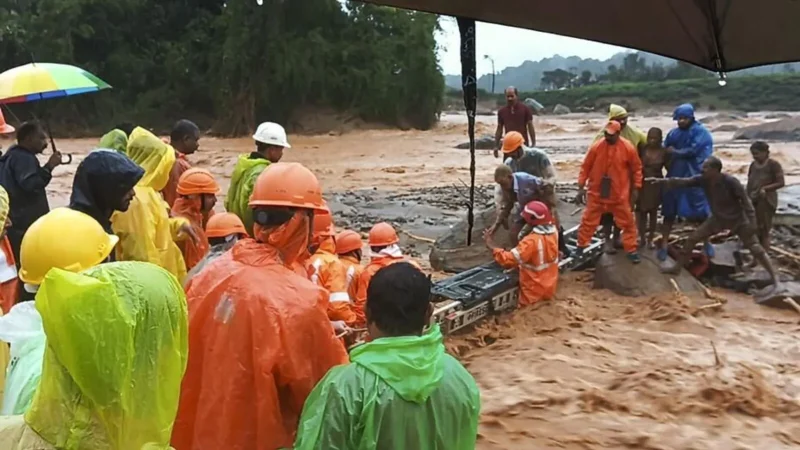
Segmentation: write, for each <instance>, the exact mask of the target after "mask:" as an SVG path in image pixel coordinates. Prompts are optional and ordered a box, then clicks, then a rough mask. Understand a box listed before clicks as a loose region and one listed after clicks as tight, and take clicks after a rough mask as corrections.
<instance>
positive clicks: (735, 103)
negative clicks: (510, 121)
mask: <svg viewBox="0 0 800 450" xmlns="http://www.w3.org/2000/svg"><path fill="white" fill-rule="evenodd" d="M456 95H458V94H456ZM520 97H522V98H526V97H535V98H536V100H538V101H539V102H541V103H542V104H543V105H544V106H545V108H548V109H552V108H553V107H554V106H555V105H557V104H562V105H565V106H567V107H569V108H571V109H572V110H578V111H580V110H605V109H606V108H607V107H608V104H609V103H619V104H624V105H626V106H628V107H629V109H631V110H636V109H643V108H648V107H650V106H664V107H674V106H676V105H678V104H681V103H685V102H690V103H693V104H694V105H695V106H697V107H702V108H704V109H728V110H740V111H800V74H797V73H795V74H792V73H783V74H776V75H762V76H756V75H750V76H742V77H735V78H732V79H730V80H729V82H728V85H727V86H724V87H721V86H719V85H718V84H717V83H716V82H715V81H714V79H713V78H710V79H709V78H703V79H696V80H667V81H660V82H644V83H615V84H598V85H593V86H585V87H581V88H575V89H564V90H557V91H547V92H541V91H540V92H521V93H520ZM495 98H496V101H497V103H498V104H502V103H503V102H504V101H505V100H504V99H503V97H502V94H496V95H495Z"/></svg>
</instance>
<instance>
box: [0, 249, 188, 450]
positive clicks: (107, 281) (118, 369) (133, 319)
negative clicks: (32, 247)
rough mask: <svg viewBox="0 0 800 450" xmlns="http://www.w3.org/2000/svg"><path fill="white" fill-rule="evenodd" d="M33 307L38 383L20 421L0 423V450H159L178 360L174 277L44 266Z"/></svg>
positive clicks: (184, 343)
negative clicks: (39, 338) (40, 336)
mask: <svg viewBox="0 0 800 450" xmlns="http://www.w3.org/2000/svg"><path fill="white" fill-rule="evenodd" d="M36 308H37V309H38V310H39V311H40V312H41V314H42V322H43V324H44V329H45V333H46V334H47V350H46V351H45V357H44V364H43V368H42V379H41V382H40V384H39V390H38V392H37V394H36V397H35V398H34V401H33V405H32V406H31V408H30V410H28V412H27V413H26V414H25V416H24V420H23V417H22V416H6V417H0V448H2V449H3V450H45V449H51V448H58V449H66V450H78V449H80V450H100V449H103V450H105V449H110V450H142V449H147V450H155V449H167V448H169V440H170V435H171V433H172V424H173V422H174V420H175V415H176V413H177V409H178V398H179V394H180V384H181V378H182V377H183V373H184V370H185V369H186V360H187V355H188V331H187V328H188V324H187V322H188V318H187V309H186V297H185V295H184V293H183V289H182V288H181V286H180V284H178V282H177V280H175V278H174V277H173V276H171V275H170V274H168V273H167V272H166V271H165V270H163V269H161V268H159V267H156V266H154V265H152V264H148V263H140V262H119V263H109V264H102V265H100V266H96V267H93V268H91V269H89V270H87V271H84V272H82V273H72V272H67V271H63V270H60V269H53V270H51V271H50V272H49V273H48V274H47V276H46V278H45V281H44V282H43V283H42V285H41V287H40V290H39V292H38V294H37V296H36Z"/></svg>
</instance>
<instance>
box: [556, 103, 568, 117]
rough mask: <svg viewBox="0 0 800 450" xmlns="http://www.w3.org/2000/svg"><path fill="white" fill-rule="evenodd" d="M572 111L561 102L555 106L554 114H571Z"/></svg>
mask: <svg viewBox="0 0 800 450" xmlns="http://www.w3.org/2000/svg"><path fill="white" fill-rule="evenodd" d="M571 112H572V111H570V110H569V108H567V107H566V106H564V105H562V104H560V103H559V104H558V105H556V107H555V108H553V114H556V115H559V116H560V115H564V114H569V113H571Z"/></svg>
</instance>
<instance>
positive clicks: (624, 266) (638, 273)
mask: <svg viewBox="0 0 800 450" xmlns="http://www.w3.org/2000/svg"><path fill="white" fill-rule="evenodd" d="M640 255H641V257H642V262H641V263H640V264H633V263H631V262H630V261H628V258H627V256H626V255H625V253H624V252H623V251H620V252H618V253H617V254H615V255H603V256H601V257H600V259H599V260H598V261H597V264H596V265H595V271H594V287H595V289H608V290H610V291H612V292H614V293H615V294H617V295H624V296H628V297H641V296H649V295H656V294H660V293H664V292H672V291H673V290H674V289H675V288H674V287H673V286H672V282H670V279H674V280H675V282H676V283H677V284H678V287H679V288H680V289H681V292H685V293H688V292H701V291H702V284H700V282H699V281H697V279H696V278H694V277H693V276H692V275H691V274H689V272H687V271H685V270H681V272H680V273H679V274H678V275H670V274H663V273H661V269H660V265H659V264H660V263H659V261H658V259H656V255H655V252H654V251H643V252H640ZM664 264H674V261H672V260H669V261H667V262H665V263H664Z"/></svg>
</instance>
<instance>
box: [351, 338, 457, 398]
mask: <svg viewBox="0 0 800 450" xmlns="http://www.w3.org/2000/svg"><path fill="white" fill-rule="evenodd" d="M444 355H445V353H444V343H443V342H442V332H441V331H440V330H439V325H438V324H437V325H434V326H433V327H431V328H430V330H428V332H426V333H425V334H423V335H422V336H402V337H390V338H381V339H376V340H374V341H372V342H369V343H367V344H364V345H362V346H360V347H356V348H355V349H353V351H352V352H351V353H350V361H351V362H353V363H355V364H358V365H360V366H363V367H364V368H365V369H367V370H369V371H370V372H372V373H374V374H375V375H377V376H379V377H380V378H381V379H382V380H383V381H385V382H386V383H387V384H388V385H389V386H391V387H392V389H394V390H395V392H397V393H398V394H399V395H400V397H402V398H403V399H404V400H406V401H410V402H415V403H422V402H424V401H425V400H427V399H428V397H430V395H431V393H432V392H433V391H434V390H436V387H437V386H438V385H439V382H440V381H442V377H443V376H444Z"/></svg>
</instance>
